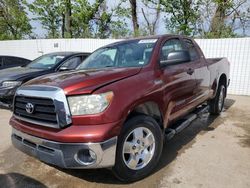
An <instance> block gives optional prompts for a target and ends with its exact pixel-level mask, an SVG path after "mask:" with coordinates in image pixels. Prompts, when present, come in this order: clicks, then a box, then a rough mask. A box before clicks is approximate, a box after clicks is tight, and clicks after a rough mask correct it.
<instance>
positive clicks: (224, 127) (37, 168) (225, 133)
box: [0, 95, 250, 188]
mask: <svg viewBox="0 0 250 188" xmlns="http://www.w3.org/2000/svg"><path fill="white" fill-rule="evenodd" d="M10 116H11V113H10V112H8V111H6V110H0V126H1V130H0V139H1V140H0V187H15V188H16V187H90V188H98V187H108V188H112V187H136V188H140V187H143V188H147V187H171V188H172V187H180V188H186V187H187V188H191V187H192V188H193V187H202V188H210V187H211V188H224V187H227V188H249V187H250V97H246V96H232V95H229V96H228V99H227V100H226V104H225V110H224V112H223V113H222V115H221V116H219V117H212V116H209V115H208V114H207V113H205V114H203V115H202V117H200V118H198V119H196V120H195V121H194V122H193V123H192V124H191V125H190V126H189V127H188V128H186V129H185V130H184V131H183V132H181V133H180V134H179V135H176V136H175V137H174V138H173V139H172V140H170V141H168V142H166V143H165V146H164V150H163V153H162V157H161V160H160V163H159V164H158V166H157V169H156V170H155V172H154V173H153V174H152V175H150V176H149V177H147V178H145V179H143V180H141V181H139V182H136V183H133V184H122V183H121V182H119V181H117V180H116V179H115V178H114V177H113V176H112V173H111V172H110V171H109V170H106V169H98V170H65V169H59V168H57V167H53V166H49V165H46V164H44V163H42V162H40V161H38V160H36V159H34V158H32V157H29V156H27V155H25V154H23V153H21V152H20V151H18V150H16V149H15V148H14V147H13V146H12V145H11V141H10V133H11V128H10V126H9V125H8V121H9V118H10Z"/></svg>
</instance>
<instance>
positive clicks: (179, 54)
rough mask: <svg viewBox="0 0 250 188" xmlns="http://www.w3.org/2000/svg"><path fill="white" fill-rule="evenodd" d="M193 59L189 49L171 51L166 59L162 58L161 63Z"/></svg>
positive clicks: (164, 64)
mask: <svg viewBox="0 0 250 188" xmlns="http://www.w3.org/2000/svg"><path fill="white" fill-rule="evenodd" d="M189 61H191V58H190V54H189V52H188V51H187V50H181V51H175V52H170V53H169V54H168V57H167V59H166V60H161V61H160V64H161V65H163V66H166V65H175V64H180V63H185V62H189Z"/></svg>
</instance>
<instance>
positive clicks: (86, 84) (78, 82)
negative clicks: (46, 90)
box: [25, 67, 141, 95]
mask: <svg viewBox="0 0 250 188" xmlns="http://www.w3.org/2000/svg"><path fill="white" fill-rule="evenodd" d="M140 70H141V67H133V68H105V69H93V70H80V71H79V70H78V71H70V72H61V73H56V74H50V75H46V76H42V77H39V78H36V79H33V80H31V81H29V82H27V83H26V84H25V85H48V86H56V87H59V88H62V89H63V90H64V92H65V94H66V95H79V94H86V93H92V92H93V91H94V90H96V89H98V88H100V87H102V86H104V85H107V84H110V83H113V82H116V81H118V80H121V79H124V78H127V77H130V76H133V75H136V74H138V73H139V72H140Z"/></svg>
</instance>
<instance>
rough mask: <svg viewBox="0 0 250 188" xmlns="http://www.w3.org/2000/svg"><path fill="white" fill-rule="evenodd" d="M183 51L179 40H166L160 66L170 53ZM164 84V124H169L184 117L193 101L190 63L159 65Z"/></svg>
mask: <svg viewBox="0 0 250 188" xmlns="http://www.w3.org/2000/svg"><path fill="white" fill-rule="evenodd" d="M183 50H185V47H184V45H183V43H182V41H181V40H180V39H179V38H171V39H167V40H166V41H165V42H164V44H163V45H162V47H161V52H160V53H161V55H160V64H161V63H164V62H166V61H167V60H168V56H169V54H170V53H171V52H178V51H183ZM160 66H161V69H162V78H161V80H162V81H163V84H164V91H163V95H164V103H165V107H166V109H165V112H166V114H165V117H164V118H165V122H171V121H172V120H174V119H176V118H177V117H179V116H181V115H184V114H186V113H187V112H188V110H189V109H190V104H191V103H192V101H193V99H194V89H195V87H196V79H195V75H194V74H193V71H190V68H191V67H192V62H189V61H188V62H179V63H169V64H168V63H164V65H160Z"/></svg>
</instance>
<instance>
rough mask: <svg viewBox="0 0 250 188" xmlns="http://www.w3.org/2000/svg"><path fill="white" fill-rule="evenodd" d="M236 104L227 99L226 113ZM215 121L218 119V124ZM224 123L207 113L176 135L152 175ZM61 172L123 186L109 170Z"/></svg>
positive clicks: (166, 143) (166, 147)
mask: <svg viewBox="0 0 250 188" xmlns="http://www.w3.org/2000/svg"><path fill="white" fill-rule="evenodd" d="M234 103H235V100H232V99H226V101H225V108H224V111H227V110H228V109H229V108H230V107H231V106H232V105H233V104H234ZM215 119H217V120H216V122H215ZM222 121H223V119H221V118H218V117H217V116H210V115H209V114H208V113H205V114H203V115H202V117H200V118H198V119H196V120H195V121H194V122H193V123H192V124H191V125H190V126H189V127H188V128H186V129H185V130H183V131H182V132H181V133H180V134H178V135H176V136H175V137H174V138H173V139H171V140H170V141H167V142H165V144H164V148H163V151H162V156H161V159H160V162H159V164H158V165H157V167H156V169H155V170H154V172H153V173H152V176H154V174H155V173H157V172H158V171H159V170H161V169H162V168H165V167H166V166H168V165H169V164H170V163H171V162H172V161H174V160H175V158H176V157H177V155H180V154H181V151H182V152H183V148H184V150H185V149H187V148H189V147H191V146H192V144H193V143H194V142H195V140H194V138H195V137H196V135H197V134H205V133H206V132H208V131H213V130H214V129H216V128H217V127H218V126H219V125H220V124H221V123H222ZM55 168H57V167H55ZM57 169H59V168H57ZM59 170H61V171H63V172H65V173H67V174H69V175H72V176H75V177H78V178H81V179H83V180H86V181H89V182H97V183H104V184H122V183H121V182H120V181H118V180H117V179H116V178H115V177H114V176H113V174H112V172H111V171H110V170H107V169H97V170H96V169H95V170H68V169H59Z"/></svg>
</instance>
